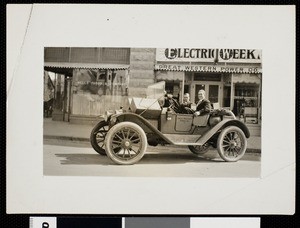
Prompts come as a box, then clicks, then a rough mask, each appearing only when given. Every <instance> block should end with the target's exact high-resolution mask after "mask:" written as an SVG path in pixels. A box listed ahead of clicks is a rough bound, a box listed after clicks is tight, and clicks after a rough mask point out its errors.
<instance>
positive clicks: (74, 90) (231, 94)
mask: <svg viewBox="0 0 300 228" xmlns="http://www.w3.org/2000/svg"><path fill="white" fill-rule="evenodd" d="M261 54H262V53H261V51H260V50H246V49H200V48H157V49H155V48H52V47H51V48H45V59H44V60H45V65H44V69H45V71H49V72H54V73H55V80H54V83H53V84H54V85H55V102H54V111H53V116H52V118H53V119H54V120H61V121H70V122H74V123H86V122H90V123H94V122H95V121H96V120H97V118H98V117H99V116H100V115H101V114H104V112H105V110H114V109H118V108H120V106H123V104H124V103H125V102H126V101H127V100H128V98H130V97H135V96H138V97H145V96H146V88H147V87H148V86H149V85H151V84H153V83H155V82H159V81H165V82H166V88H165V89H166V91H167V93H170V94H172V95H173V97H175V98H177V99H178V100H179V101H181V99H182V97H183V94H184V93H189V94H190V95H191V101H192V102H194V103H196V102H197V93H198V90H200V89H204V90H205V91H206V97H207V98H208V99H209V100H210V101H211V102H212V103H215V104H218V106H220V107H225V108H228V109H231V110H233V111H234V113H235V114H236V115H237V116H239V117H244V116H245V115H246V116H247V117H249V118H248V120H250V121H252V122H253V123H259V122H260V116H261V78H262V63H261Z"/></svg>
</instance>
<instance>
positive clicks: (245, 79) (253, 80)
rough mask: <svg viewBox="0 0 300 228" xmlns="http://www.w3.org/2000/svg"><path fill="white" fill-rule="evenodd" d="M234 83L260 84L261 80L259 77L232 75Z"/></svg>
mask: <svg viewBox="0 0 300 228" xmlns="http://www.w3.org/2000/svg"><path fill="white" fill-rule="evenodd" d="M232 76H233V77H232V81H233V83H242V84H244V83H245V84H260V83H261V78H260V77H259V75H255V74H254V75H249V74H233V75H232Z"/></svg>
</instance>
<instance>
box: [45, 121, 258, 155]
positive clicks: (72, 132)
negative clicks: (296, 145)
mask: <svg viewBox="0 0 300 228" xmlns="http://www.w3.org/2000/svg"><path fill="white" fill-rule="evenodd" d="M93 127H94V126H92V125H79V124H70V123H69V122H62V121H53V120H52V119H51V118H44V138H45V139H61V140H71V141H89V140H90V133H91V131H92V129H93ZM247 152H256V153H260V152H261V137H260V136H250V138H249V139H248V146H247Z"/></svg>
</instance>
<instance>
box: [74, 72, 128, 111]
mask: <svg viewBox="0 0 300 228" xmlns="http://www.w3.org/2000/svg"><path fill="white" fill-rule="evenodd" d="M128 77H129V75H128V72H126V71H125V70H119V71H115V72H112V71H109V70H107V71H105V74H103V72H100V71H97V70H95V71H93V70H77V71H76V72H75V73H74V80H73V107H72V113H73V114H75V115H99V114H103V113H104V112H105V111H106V110H115V109H119V108H120V106H122V104H124V103H125V100H126V99H127V95H128Z"/></svg>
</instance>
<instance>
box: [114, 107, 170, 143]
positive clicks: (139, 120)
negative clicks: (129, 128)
mask: <svg viewBox="0 0 300 228" xmlns="http://www.w3.org/2000/svg"><path fill="white" fill-rule="evenodd" d="M112 119H116V122H125V121H129V122H133V123H135V124H137V125H139V126H140V127H141V128H142V129H143V130H144V131H145V132H147V133H149V132H152V133H154V134H156V135H157V136H159V137H161V138H162V139H163V140H165V141H166V142H167V143H170V144H173V142H172V141H171V140H169V139H168V138H167V137H166V136H164V134H162V133H161V132H160V131H159V130H158V129H157V128H155V127H154V126H153V125H152V124H151V123H149V121H148V120H147V119H145V118H144V117H142V116H140V115H138V114H136V113H130V112H128V113H121V114H116V115H114V116H113V117H112V118H111V119H110V120H112Z"/></svg>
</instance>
